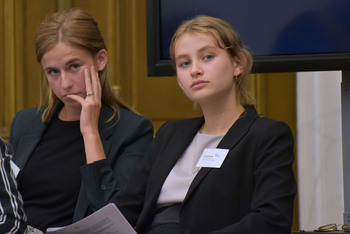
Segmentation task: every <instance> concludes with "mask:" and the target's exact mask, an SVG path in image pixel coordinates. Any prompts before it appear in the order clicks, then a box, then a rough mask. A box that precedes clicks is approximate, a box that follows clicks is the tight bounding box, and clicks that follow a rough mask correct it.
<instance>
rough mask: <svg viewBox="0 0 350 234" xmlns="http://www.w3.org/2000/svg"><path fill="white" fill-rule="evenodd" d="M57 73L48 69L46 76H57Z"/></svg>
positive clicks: (57, 71)
mask: <svg viewBox="0 0 350 234" xmlns="http://www.w3.org/2000/svg"><path fill="white" fill-rule="evenodd" d="M59 73H60V72H59V70H56V69H50V70H48V71H47V74H49V75H51V76H54V75H57V74H59Z"/></svg>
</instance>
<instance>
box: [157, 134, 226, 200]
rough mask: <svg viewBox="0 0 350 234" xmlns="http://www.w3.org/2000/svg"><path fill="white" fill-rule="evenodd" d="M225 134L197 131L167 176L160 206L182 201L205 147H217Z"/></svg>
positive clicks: (195, 173) (196, 171) (159, 198)
mask: <svg viewBox="0 0 350 234" xmlns="http://www.w3.org/2000/svg"><path fill="white" fill-rule="evenodd" d="M222 137H223V135H207V134H201V133H197V134H196V136H195V137H194V138H193V140H192V142H191V144H190V145H189V146H188V148H187V149H186V150H185V152H184V153H183V154H182V155H181V157H180V158H179V160H178V161H177V162H176V164H175V166H174V167H173V169H172V170H171V172H170V173H169V175H168V177H167V178H166V180H165V182H164V184H163V187H162V190H161V192H160V194H159V197H158V202H157V204H158V205H159V206H162V205H166V204H172V203H182V202H183V200H184V198H185V196H186V193H187V191H188V189H189V187H190V185H191V183H192V180H193V179H194V177H195V176H196V175H197V173H198V171H199V170H200V168H197V167H196V164H197V162H198V160H199V158H200V157H201V155H202V153H203V151H204V149H205V148H216V147H217V145H218V144H219V142H220V141H221V139H222Z"/></svg>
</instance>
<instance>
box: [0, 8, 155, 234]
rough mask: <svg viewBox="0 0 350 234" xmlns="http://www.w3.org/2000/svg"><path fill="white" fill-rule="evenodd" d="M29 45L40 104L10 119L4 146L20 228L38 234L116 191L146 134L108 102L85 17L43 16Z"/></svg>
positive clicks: (142, 123) (103, 65)
mask: <svg viewBox="0 0 350 234" xmlns="http://www.w3.org/2000/svg"><path fill="white" fill-rule="evenodd" d="M35 39H36V41H35V49H36V55H37V61H38V62H39V63H40V64H41V66H42V67H43V70H44V73H45V77H46V78H45V79H46V81H47V82H46V83H47V84H48V87H47V103H45V105H44V106H42V107H40V108H33V109H25V110H22V111H20V112H19V113H17V115H16V116H15V118H14V119H13V122H12V125H11V132H10V141H9V145H10V146H11V147H12V148H13V152H12V154H13V162H14V164H15V166H16V167H18V169H19V173H18V175H17V177H16V179H17V182H18V190H19V192H20V193H21V195H22V197H23V208H24V211H25V214H26V216H27V220H26V222H25V224H26V225H28V226H31V227H34V228H37V229H40V230H42V231H44V232H45V231H46V229H47V228H48V227H59V226H65V225H68V224H71V223H72V222H74V221H78V220H80V219H82V218H84V217H86V216H87V215H89V214H91V213H92V212H94V211H96V210H97V209H99V208H101V207H103V206H105V205H106V204H108V202H109V200H110V199H111V197H112V196H113V195H114V194H118V193H120V192H121V191H123V189H124V188H125V186H126V184H127V182H128V180H129V176H130V175H131V174H132V172H133V171H134V168H135V166H136V165H137V164H138V163H139V162H140V161H141V160H142V158H143V156H144V154H145V153H146V151H147V149H148V147H149V144H150V143H151V141H152V139H153V127H152V124H151V122H150V121H149V120H148V119H146V118H144V117H142V116H140V115H138V114H137V113H135V112H134V111H132V110H131V109H130V108H129V107H128V106H127V105H125V104H123V102H121V101H120V100H119V98H118V97H116V96H115V95H114V93H113V91H112V88H111V86H110V84H109V77H108V76H107V62H108V54H107V49H106V45H105V42H104V39H103V37H102V35H101V33H100V31H99V29H98V25H97V23H96V21H95V20H94V18H93V17H92V16H91V15H90V14H89V13H87V12H85V11H82V10H79V9H71V10H66V11H61V12H58V13H54V14H52V15H49V16H48V17H47V18H46V19H45V20H44V21H43V22H42V23H41V24H40V26H39V28H38V30H37V34H36V38H35ZM1 189H3V188H1ZM7 221H8V220H7ZM1 225H4V224H0V228H1ZM13 225H15V224H13ZM18 227H19V226H18ZM21 227H22V226H21ZM18 230H19V231H20V232H23V229H18Z"/></svg>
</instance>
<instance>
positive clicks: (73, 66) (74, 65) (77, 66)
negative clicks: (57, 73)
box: [70, 64, 80, 70]
mask: <svg viewBox="0 0 350 234" xmlns="http://www.w3.org/2000/svg"><path fill="white" fill-rule="evenodd" d="M70 67H71V69H72V70H78V69H79V67H80V65H79V64H72V65H71V66H70Z"/></svg>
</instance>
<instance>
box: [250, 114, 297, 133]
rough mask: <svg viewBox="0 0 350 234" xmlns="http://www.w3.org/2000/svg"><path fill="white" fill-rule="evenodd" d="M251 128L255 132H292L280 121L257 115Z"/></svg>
mask: <svg viewBox="0 0 350 234" xmlns="http://www.w3.org/2000/svg"><path fill="white" fill-rule="evenodd" d="M252 128H253V129H254V131H256V132H261V133H265V134H276V133H287V134H292V131H291V129H290V127H289V126H288V125H287V124H286V123H285V122H282V121H278V120H274V119H269V118H265V117H259V118H257V119H256V120H255V121H254V124H253V125H252Z"/></svg>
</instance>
